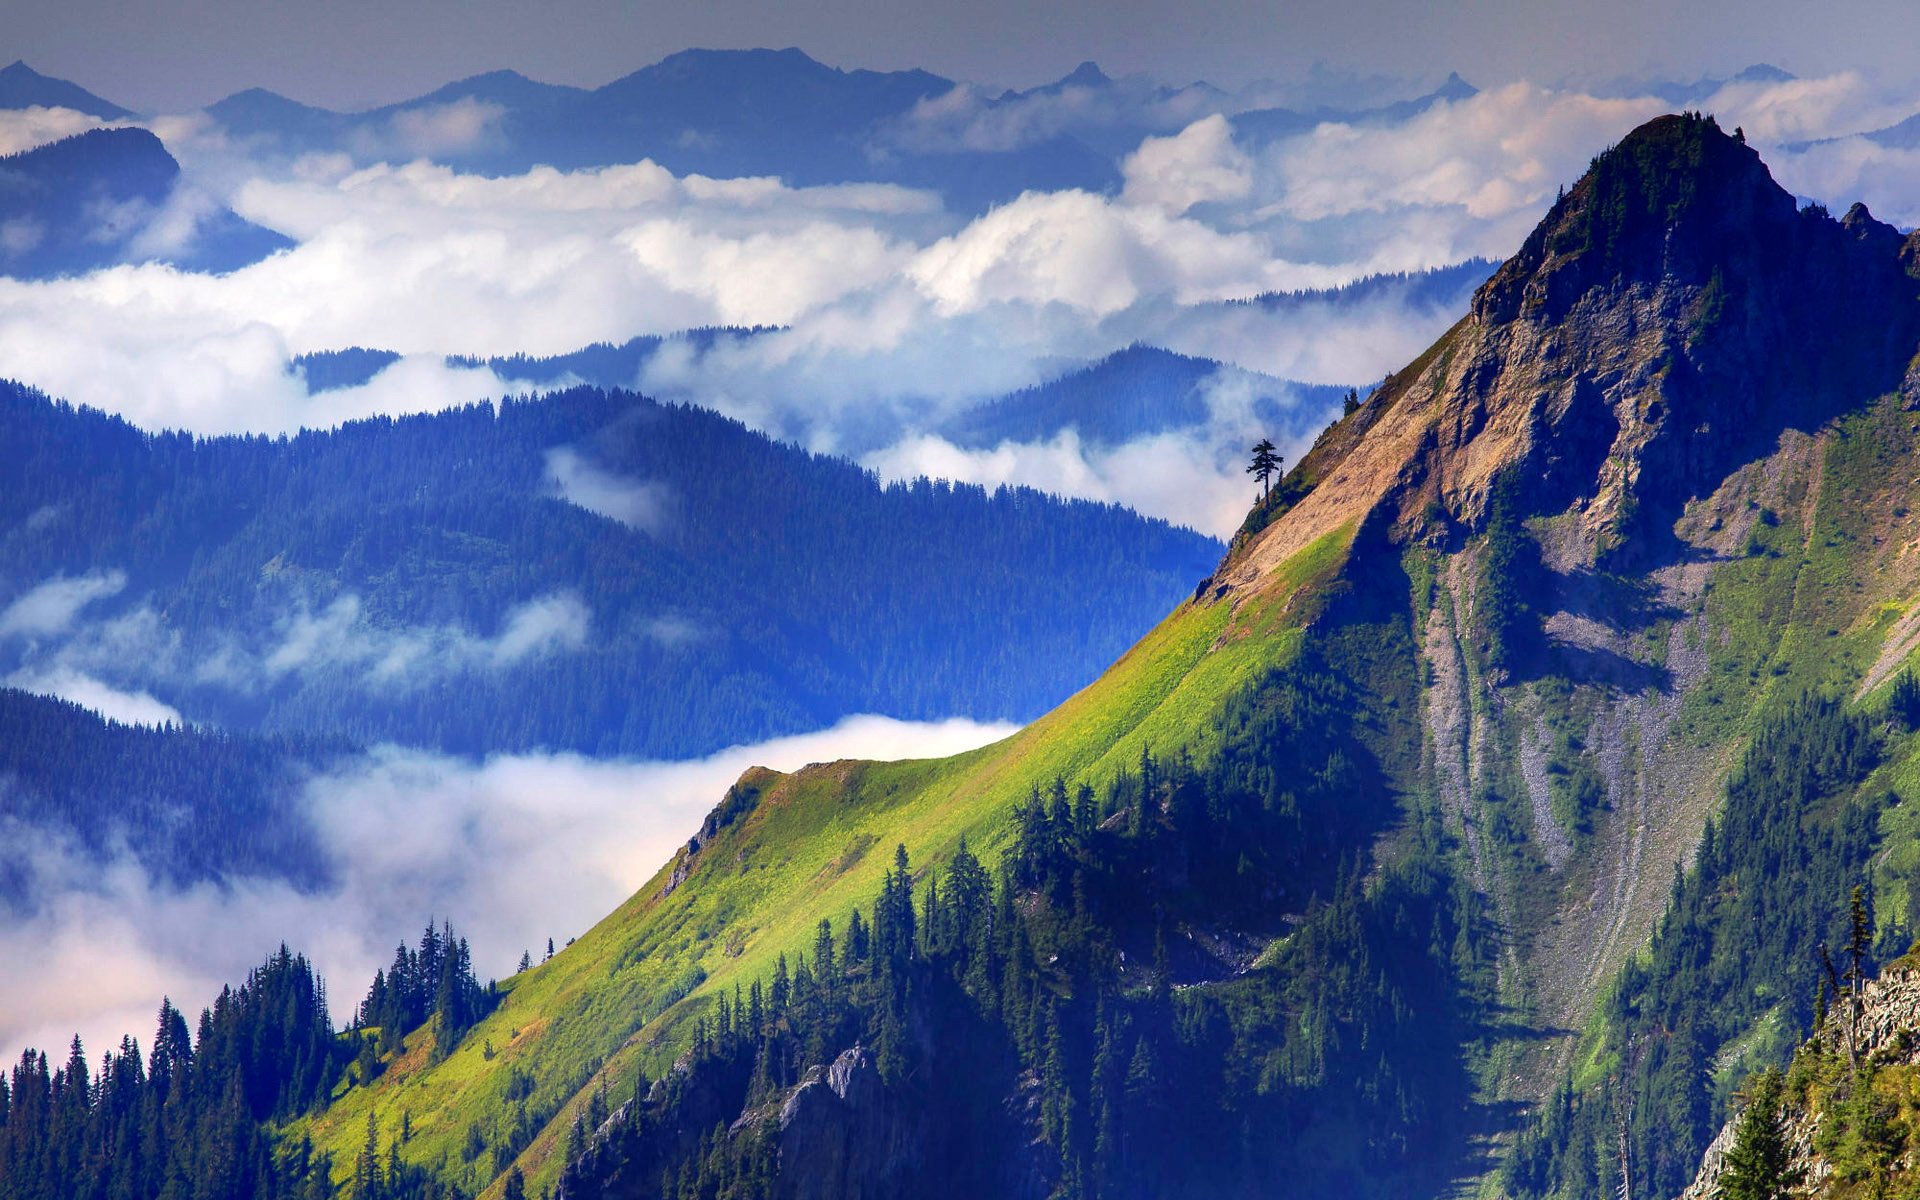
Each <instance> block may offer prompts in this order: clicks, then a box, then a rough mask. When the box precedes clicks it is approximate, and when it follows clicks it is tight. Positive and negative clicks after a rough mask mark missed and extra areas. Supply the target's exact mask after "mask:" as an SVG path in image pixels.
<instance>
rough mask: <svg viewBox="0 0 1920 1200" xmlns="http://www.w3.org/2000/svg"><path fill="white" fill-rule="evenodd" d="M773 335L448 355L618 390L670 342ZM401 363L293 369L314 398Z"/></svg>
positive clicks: (344, 362)
mask: <svg viewBox="0 0 1920 1200" xmlns="http://www.w3.org/2000/svg"><path fill="white" fill-rule="evenodd" d="M772 331H773V330H772V328H771V327H759V326H742V327H728V328H718V327H714V328H700V329H686V330H681V331H680V332H678V333H673V334H668V335H665V336H661V335H658V334H646V335H643V336H640V337H635V338H629V339H627V340H626V341H624V342H621V343H619V344H617V345H616V344H614V343H612V342H595V343H593V344H592V345H590V346H582V347H581V348H580V349H578V350H569V351H567V352H566V353H564V354H550V355H539V356H534V355H527V354H496V355H492V356H490V357H486V358H482V357H480V356H479V355H471V354H449V355H447V356H446V359H445V362H446V364H447V365H448V366H450V367H485V368H487V369H488V370H489V371H492V372H493V373H494V374H495V375H497V376H499V377H500V379H502V380H504V381H505V382H507V383H509V384H523V385H526V386H527V387H529V388H533V389H542V388H556V387H571V386H573V385H576V384H585V385H587V386H588V387H597V388H601V389H603V390H607V391H615V390H620V389H631V388H634V387H636V386H638V385H639V382H640V373H641V371H642V370H643V369H645V367H646V365H647V362H648V360H649V359H651V358H652V357H653V355H654V353H655V352H656V351H658V350H659V349H660V347H661V346H663V345H665V344H667V343H669V342H672V343H676V344H678V345H682V346H685V347H687V348H689V349H690V350H691V351H692V352H693V353H694V354H705V353H706V352H707V351H708V350H710V349H712V348H713V346H714V344H715V343H716V342H717V341H719V340H720V339H722V338H726V339H729V340H738V339H741V338H748V337H753V336H755V335H757V334H761V333H769V332H772ZM399 361H400V355H399V354H397V353H395V352H394V351H392V350H378V349H369V348H368V347H365V346H349V347H347V348H346V349H344V350H318V351H314V352H312V353H308V354H301V355H298V356H296V357H295V358H294V359H293V361H292V362H291V363H290V364H289V365H290V366H292V367H293V369H294V370H295V371H296V372H298V373H299V375H300V376H301V378H302V379H303V380H304V381H305V382H306V385H307V394H308V395H310V396H312V395H318V394H319V393H321V392H330V391H335V390H338V389H341V388H352V387H360V386H362V385H364V384H366V383H369V382H371V381H372V379H373V377H374V376H375V375H378V374H379V373H380V372H382V371H384V370H386V369H387V368H388V367H390V366H392V365H393V364H394V363H396V362H399Z"/></svg>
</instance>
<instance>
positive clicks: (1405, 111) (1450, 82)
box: [1232, 72, 1480, 146]
mask: <svg viewBox="0 0 1920 1200" xmlns="http://www.w3.org/2000/svg"><path fill="white" fill-rule="evenodd" d="M1479 94H1480V92H1479V89H1478V88H1476V87H1474V86H1473V85H1472V84H1470V83H1468V82H1467V81H1466V80H1464V79H1462V78H1460V76H1459V75H1458V74H1455V73H1452V72H1449V73H1448V75H1447V78H1446V81H1445V82H1444V83H1442V84H1441V85H1440V86H1439V87H1437V88H1435V89H1434V90H1433V91H1431V92H1428V93H1426V94H1425V95H1423V96H1415V97H1413V98H1412V99H1410V100H1396V101H1394V102H1393V103H1391V104H1382V105H1379V106H1376V107H1373V108H1324V107H1323V108H1312V109H1292V108H1257V109H1252V110H1249V111H1247V112H1243V113H1236V114H1234V116H1233V118H1232V120H1233V132H1234V134H1235V136H1236V137H1237V138H1238V139H1239V140H1240V141H1242V142H1244V143H1246V144H1249V145H1254V146H1260V145H1265V144H1266V143H1268V142H1274V141H1278V140H1280V139H1281V138H1288V137H1294V136H1297V135H1299V134H1302V133H1306V132H1308V131H1309V130H1311V129H1313V128H1314V127H1316V126H1319V125H1325V124H1329V123H1336V124H1342V125H1393V124H1397V123H1399V122H1401V121H1405V120H1408V119H1410V118H1413V117H1417V116H1419V115H1420V114H1421V113H1424V112H1426V111H1427V110H1428V109H1430V108H1433V107H1434V106H1435V105H1437V104H1450V103H1454V102H1457V101H1460V100H1467V99H1471V98H1472V97H1474V96H1477V95H1479Z"/></svg>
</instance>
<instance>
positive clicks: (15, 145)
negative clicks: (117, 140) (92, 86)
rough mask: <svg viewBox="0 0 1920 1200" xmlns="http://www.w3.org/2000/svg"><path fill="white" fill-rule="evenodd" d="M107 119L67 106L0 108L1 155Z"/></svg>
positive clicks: (99, 124)
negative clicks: (76, 110)
mask: <svg viewBox="0 0 1920 1200" xmlns="http://www.w3.org/2000/svg"><path fill="white" fill-rule="evenodd" d="M106 124H108V122H106V121H102V120H101V119H100V118H98V117H93V116H88V115H87V114H86V113H83V112H75V111H74V110H73V109H70V108H41V107H38V106H36V107H33V108H8V109H0V158H4V157H6V156H7V155H9V154H19V153H22V152H23V151H27V150H31V149H33V148H34V147H35V146H44V145H46V144H47V143H48V142H57V141H59V140H60V139H62V138H70V137H72V136H73V135H75V134H77V133H85V132H86V131H87V130H89V129H98V128H100V127H101V126H102V125H106Z"/></svg>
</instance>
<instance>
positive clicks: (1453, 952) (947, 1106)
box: [560, 673, 1494, 1200]
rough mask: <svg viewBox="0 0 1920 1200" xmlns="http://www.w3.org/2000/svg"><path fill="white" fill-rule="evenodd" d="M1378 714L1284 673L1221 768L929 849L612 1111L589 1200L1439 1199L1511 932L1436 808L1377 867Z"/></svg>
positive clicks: (573, 1190) (1243, 716)
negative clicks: (934, 857) (1497, 922)
mask: <svg viewBox="0 0 1920 1200" xmlns="http://www.w3.org/2000/svg"><path fill="white" fill-rule="evenodd" d="M1349 699H1350V697H1347V696H1345V695H1344V694H1343V692H1342V690H1341V688H1340V687H1339V686H1337V685H1336V684H1335V683H1334V681H1333V680H1332V679H1331V677H1328V676H1319V675H1312V674H1307V673H1298V674H1294V675H1292V676H1291V677H1284V678H1282V677H1276V678H1274V679H1270V680H1268V681H1267V683H1266V685H1265V686H1264V687H1262V688H1260V689H1257V690H1256V691H1254V692H1252V693H1250V694H1249V695H1248V696H1247V697H1245V698H1243V701H1242V702H1241V703H1240V704H1239V705H1237V706H1235V709H1234V710H1233V711H1232V712H1231V714H1230V715H1229V716H1228V717H1227V718H1225V720H1224V721H1223V725H1224V727H1225V728H1224V732H1225V735H1226V736H1225V737H1224V739H1223V740H1224V743H1225V744H1224V746H1223V748H1222V751H1221V753H1220V754H1218V755H1217V756H1216V757H1215V758H1214V760H1213V761H1212V762H1210V763H1208V764H1207V765H1205V766H1199V765H1196V764H1195V763H1194V761H1193V760H1192V759H1191V758H1190V757H1189V756H1187V755H1185V754H1179V753H1176V754H1173V755H1170V756H1168V757H1167V758H1166V759H1164V760H1162V759H1159V758H1155V757H1154V756H1152V755H1150V754H1147V753H1145V752H1143V753H1142V756H1141V759H1140V760H1139V763H1138V766H1137V767H1136V768H1134V769H1130V770H1127V771H1123V772H1121V773H1119V774H1118V775H1117V776H1115V777H1114V778H1112V779H1111V780H1108V781H1107V782H1106V783H1105V785H1104V786H1103V787H1100V788H1095V787H1093V786H1090V785H1086V784H1079V785H1070V784H1068V783H1067V782H1066V781H1064V780H1056V781H1054V782H1053V783H1052V784H1051V785H1049V786H1048V787H1047V788H1046V789H1044V790H1036V791H1035V792H1034V793H1033V795H1032V796H1031V797H1030V798H1029V800H1028V801H1027V802H1026V803H1025V804H1024V805H1022V806H1021V807H1020V809H1019V811H1018V812H1017V813H1016V814H1015V815H1014V818H1013V819H1014V822H1015V826H1016V829H1015V835H1014V838H1013V842H1012V845H1011V847H1010V848H1009V851H1008V853H1007V854H1006V856H1005V858H1004V860H1003V863H1002V867H1001V870H1000V872H999V873H998V875H997V877H996V876H995V874H994V873H992V872H989V871H988V870H987V869H986V868H985V867H984V866H983V865H982V864H981V863H980V861H979V860H978V859H977V858H976V857H975V856H974V855H973V854H972V853H971V851H969V850H968V849H967V848H966V846H964V845H962V846H961V847H960V848H959V849H958V850H956V851H955V852H954V853H953V854H952V856H951V857H950V858H949V859H947V860H946V861H944V862H942V863H940V864H938V866H937V867H936V868H935V869H933V870H926V871H922V872H921V873H919V874H916V873H915V872H914V871H913V869H912V867H911V864H910V863H909V861H908V859H907V855H906V851H905V849H904V847H902V848H900V849H899V850H898V851H897V852H896V859H895V865H894V868H893V870H892V871H891V872H889V873H888V875H887V876H886V879H885V882H884V884H883V886H882V888H881V891H880V894H879V895H878V896H877V897H876V898H875V900H874V902H873V904H872V906H871V908H870V909H869V910H866V911H865V912H856V913H854V914H853V916H852V917H851V918H850V919H849V921H848V922H847V924H846V925H845V927H844V928H842V929H835V928H834V927H833V926H832V925H831V924H829V923H827V922H824V921H823V922H821V924H820V926H819V929H818V932H817V935H816V939H815V942H814V945H813V948H812V951H811V953H807V954H801V955H798V956H796V957H795V958H794V959H793V960H792V961H791V962H790V961H789V960H788V959H786V958H785V957H784V956H783V957H782V958H781V959H780V960H779V961H778V963H777V964H776V966H775V968H774V972H773V974H772V976H771V978H770V979H767V980H764V981H755V982H754V983H753V984H752V985H751V986H750V987H748V988H747V989H746V990H745V991H744V992H742V991H739V990H736V992H735V994H734V995H732V996H723V997H721V998H719V999H718V1000H717V1001H715V1002H714V1004H713V1005H712V1006H711V1007H710V1008H709V1009H708V1010H707V1011H706V1012H705V1013H703V1014H702V1016H701V1017H700V1018H699V1020H698V1023H697V1025H696V1027H695V1032H694V1037H693V1045H692V1048H691V1050H690V1051H689V1053H688V1054H687V1056H685V1057H684V1058H683V1059H682V1061H681V1062H680V1063H679V1064H677V1065H676V1067H675V1069H674V1070H673V1072H671V1073H670V1074H669V1075H667V1076H666V1077H665V1078H663V1079H660V1080H658V1081H651V1080H647V1079H644V1078H642V1079H640V1080H638V1081H637V1083H636V1086H635V1089H634V1092H633V1094H632V1095H631V1097H614V1098H608V1097H606V1096H604V1095H600V1096H594V1097H590V1098H589V1101H588V1103H587V1104H585V1105H584V1106H583V1108H582V1111H581V1112H580V1113H579V1114H578V1115H577V1119H576V1121H575V1125H574V1128H573V1130H572V1132H571V1134H570V1136H569V1138H568V1151H567V1166H566V1168H565V1173H564V1175H563V1177H562V1183H561V1187H560V1194H561V1195H562V1196H564V1197H567V1198H569V1200H585V1198H587V1197H611V1198H616V1200H617V1198H624V1197H641V1196H649V1197H650V1196H666V1197H674V1198H678V1200H694V1198H700V1200H717V1198H720V1197H731V1198H741V1197H760V1196H771V1195H776V1194H778V1195H815V1194H818V1195H823V1196H825V1195H841V1194H848V1195H851V1194H866V1195H930V1194H951V1195H1002V1196H1033V1197H1042V1196H1049V1195H1053V1196H1065V1197H1135V1196H1143V1197H1144V1196H1154V1197H1167V1196H1196V1197H1197V1196H1209V1197H1215V1196H1259V1195H1272V1194H1275V1193H1276V1191H1279V1190H1285V1191H1288V1192H1292V1193H1295V1194H1321V1195H1334V1194H1342V1195H1353V1196H1362V1197H1367V1196H1387V1195H1402V1194H1409V1193H1417V1192H1418V1191H1419V1190H1420V1188H1422V1187H1425V1186H1429V1185H1437V1183H1438V1182H1439V1181H1440V1180H1441V1179H1443V1178H1445V1176H1446V1174H1447V1172H1448V1171H1449V1170H1450V1169H1452V1167H1453V1165H1454V1163H1455V1156H1456V1155H1457V1153H1458V1150H1457V1148H1458V1146H1459V1145H1460V1142H1461V1131H1462V1129H1463V1123H1464V1122H1465V1121H1466V1120H1467V1119H1468V1113H1469V1111H1470V1109H1471V1103H1470V1096H1471V1085H1470V1081H1469V1078H1468V1075H1467V1072H1466V1070H1465V1068H1464V1066H1463V1061H1464V1058H1463V1054H1464V1051H1463V1047H1464V1046H1465V1045H1466V1044H1467V1043H1469V1042H1470V1041H1471V1040H1472V1039H1473V1038H1474V1037H1475V1036H1476V1035H1475V1032H1474V1031H1475V1029H1476V1028H1477V1022H1478V1019H1479V1018H1480V1016H1482V1015H1483V1014H1485V1013H1486V1012H1488V1011H1490V1005H1491V1004H1492V1001H1493V995H1492V963H1493V955H1494V941H1493V938H1492V936H1491V934H1490V931H1489V930H1488V928H1487V926H1486V921H1485V917H1484V915H1483V914H1482V912H1481V909H1480V903H1479V901H1478V900H1477V899H1476V898H1475V897H1474V896H1473V894H1472V893H1471V891H1470V889H1468V888H1467V887H1466V886H1465V885H1464V884H1463V883H1462V882H1461V881H1460V880H1459V878H1458V877H1457V876H1455V875H1454V873H1453V872H1452V871H1451V869H1450V865H1449V864H1450V862H1451V860H1452V857H1453V855H1454V852H1455V848H1454V847H1453V846H1452V845H1450V844H1449V841H1448V839H1447V837H1446V835H1445V834H1444V833H1443V832H1442V828H1441V820H1440V818H1439V816H1438V814H1437V813H1436V812H1433V811H1431V810H1428V811H1423V812H1421V813H1419V814H1418V815H1416V816H1415V817H1414V818H1412V819H1411V820H1410V821H1409V823H1408V827H1407V829H1406V836H1405V837H1404V838H1402V839H1401V840H1400V848H1399V849H1398V850H1397V851H1396V852H1395V853H1394V854H1393V855H1391V856H1390V858H1389V860H1388V861H1387V862H1385V863H1383V864H1381V865H1380V868H1379V869H1378V870H1377V871H1374V872H1373V873H1371V874H1370V875H1369V874H1368V873H1366V872H1363V871H1362V870H1361V869H1359V859H1358V858H1357V857H1355V854H1356V851H1357V847H1360V846H1364V845H1366V844H1367V840H1368V836H1369V835H1370V834H1371V833H1373V832H1377V831H1378V830H1379V829H1380V828H1381V827H1382V825H1383V823H1384V822H1386V821H1387V820H1389V819H1390V818H1391V814H1392V813H1393V811H1394V809H1393V806H1392V804H1391V802H1390V801H1389V800H1388V799H1387V797H1386V793H1385V790H1384V786H1383V783H1382V781H1381V779H1380V778H1379V777H1378V775H1377V773H1376V772H1375V770H1374V769H1373V768H1372V767H1370V766H1369V765H1368V762H1369V761H1370V760H1369V759H1368V757H1367V756H1366V755H1365V753H1364V751H1363V750H1361V749H1360V747H1359V746H1358V745H1357V743H1355V742H1354V741H1352V740H1351V729H1350V727H1349V726H1348V725H1347V722H1346V718H1345V717H1344V716H1343V715H1342V705H1343V704H1344V703H1345V702H1346V701H1348V700H1349ZM1261 946H1266V947H1267V949H1266V951H1265V952H1264V953H1261V952H1260V951H1259V947H1261ZM609 1118H611V1123H610V1124H606V1125H605V1130H604V1132H596V1131H597V1130H600V1129H601V1127H602V1124H603V1122H606V1121H607V1120H608V1119H609Z"/></svg>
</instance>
